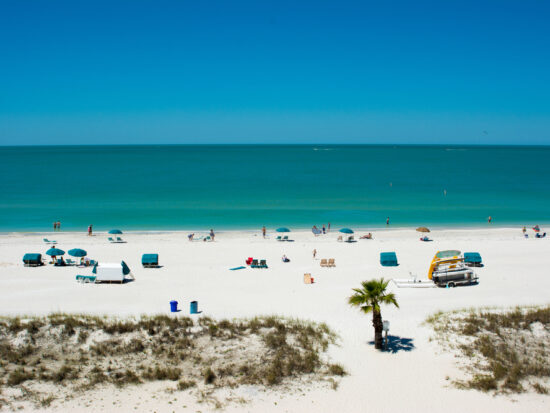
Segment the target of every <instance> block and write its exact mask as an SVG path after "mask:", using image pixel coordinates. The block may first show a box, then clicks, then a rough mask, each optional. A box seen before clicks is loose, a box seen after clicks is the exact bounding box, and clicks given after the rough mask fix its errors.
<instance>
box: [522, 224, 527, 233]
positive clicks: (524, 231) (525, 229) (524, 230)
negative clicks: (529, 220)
mask: <svg viewBox="0 0 550 413" xmlns="http://www.w3.org/2000/svg"><path fill="white" fill-rule="evenodd" d="M521 232H523V235H525V233H526V232H527V228H525V225H524V226H523V229H522V230H521Z"/></svg>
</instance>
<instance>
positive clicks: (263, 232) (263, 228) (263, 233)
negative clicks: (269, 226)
mask: <svg viewBox="0 0 550 413" xmlns="http://www.w3.org/2000/svg"><path fill="white" fill-rule="evenodd" d="M262 235H263V237H264V238H265V225H264V226H263V227H262Z"/></svg>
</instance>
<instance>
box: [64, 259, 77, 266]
mask: <svg viewBox="0 0 550 413" xmlns="http://www.w3.org/2000/svg"><path fill="white" fill-rule="evenodd" d="M65 264H67V265H76V261H73V260H72V259H70V258H67V259H66V260H65Z"/></svg>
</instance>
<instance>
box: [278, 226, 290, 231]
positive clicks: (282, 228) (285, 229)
mask: <svg viewBox="0 0 550 413" xmlns="http://www.w3.org/2000/svg"><path fill="white" fill-rule="evenodd" d="M275 231H277V232H290V230H289V229H288V228H286V227H281V228H277V229H276V230H275Z"/></svg>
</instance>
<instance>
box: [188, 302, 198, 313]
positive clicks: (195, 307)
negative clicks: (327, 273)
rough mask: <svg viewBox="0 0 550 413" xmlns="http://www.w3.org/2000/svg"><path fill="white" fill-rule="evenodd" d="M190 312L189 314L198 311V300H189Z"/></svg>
mask: <svg viewBox="0 0 550 413" xmlns="http://www.w3.org/2000/svg"><path fill="white" fill-rule="evenodd" d="M190 312H191V314H197V313H198V312H199V302H198V301H191V305H190Z"/></svg>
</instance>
